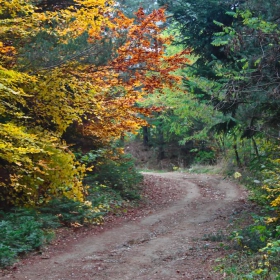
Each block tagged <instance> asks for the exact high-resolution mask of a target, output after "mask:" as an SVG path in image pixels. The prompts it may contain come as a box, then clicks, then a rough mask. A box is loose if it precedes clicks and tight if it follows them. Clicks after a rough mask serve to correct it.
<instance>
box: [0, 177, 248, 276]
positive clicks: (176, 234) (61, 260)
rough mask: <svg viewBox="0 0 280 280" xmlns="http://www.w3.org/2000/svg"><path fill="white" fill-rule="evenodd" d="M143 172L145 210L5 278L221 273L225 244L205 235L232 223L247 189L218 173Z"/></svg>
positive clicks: (47, 253) (74, 240)
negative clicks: (219, 265)
mask: <svg viewBox="0 0 280 280" xmlns="http://www.w3.org/2000/svg"><path fill="white" fill-rule="evenodd" d="M145 178H146V184H147V185H148V186H150V187H149V189H148V190H146V194H145V195H144V199H145V206H144V208H143V209H142V210H141V211H140V212H139V213H140V214H139V213H137V214H135V215H134V216H133V215H132V218H130V219H126V218H122V219H121V220H120V221H119V222H118V223H115V224H113V225H111V226H110V227H108V228H106V225H105V227H104V229H103V230H102V231H101V232H97V233H96V232H90V231H89V232H88V233H87V234H84V235H81V236H80V237H79V238H77V237H73V238H72V239H69V240H68V239H67V236H65V240H64V241H63V239H62V241H60V242H62V243H63V247H61V248H60V250H58V251H56V252H53V251H52V250H51V248H46V249H45V251H44V252H43V254H42V255H39V256H34V257H31V258H29V259H26V260H23V261H22V262H20V263H19V264H17V265H16V266H15V268H14V269H13V270H14V271H12V272H10V271H9V272H5V275H3V276H1V277H0V279H19V280H22V279H31V280H68V279H70V280H71V279H80V280H107V279H108V280H109V279H112V280H113V279H115V280H125V279H128V280H131V279H135V280H157V279H158V280H171V279H191V280H196V279H223V277H222V275H220V274H216V273H214V272H213V270H212V269H211V266H213V265H214V264H215V263H214V261H215V259H216V258H217V257H219V256H221V255H223V254H225V251H224V250H221V249H220V247H219V246H218V245H217V243H213V242H211V241H209V240H207V239H206V238H203V237H205V236H207V235H209V234H213V232H218V231H220V230H224V229H225V228H226V227H227V225H228V218H230V216H231V215H233V214H234V213H236V212H237V211H239V210H238V209H242V205H243V204H244V201H245V199H246V194H245V192H244V191H243V190H242V189H241V188H240V187H238V186H237V185H236V184H235V183H231V182H228V181H225V180H223V179H222V178H220V177H218V176H209V175H196V174H185V173H176V172H170V173H146V174H145ZM57 242H58V241H57ZM55 245H57V244H53V246H55ZM50 247H51V246H50Z"/></svg>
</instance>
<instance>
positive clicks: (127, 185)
mask: <svg viewBox="0 0 280 280" xmlns="http://www.w3.org/2000/svg"><path fill="white" fill-rule="evenodd" d="M142 179H143V176H142V175H141V174H140V173H139V172H138V171H137V170H136V169H135V166H134V161H133V159H132V156H131V155H127V154H119V155H118V156H117V157H115V158H113V157H112V158H107V159H102V160H100V161H99V162H98V163H97V165H96V167H95V170H94V173H93V174H90V175H89V177H88V178H87V182H89V184H90V185H91V186H96V184H97V185H105V186H106V187H109V188H110V189H112V190H113V191H116V192H117V193H119V194H120V195H121V197H122V198H124V199H139V198H140V182H141V181H142Z"/></svg>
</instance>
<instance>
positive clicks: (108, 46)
mask: <svg viewBox="0 0 280 280" xmlns="http://www.w3.org/2000/svg"><path fill="white" fill-rule="evenodd" d="M39 2H42V1H39ZM43 2H46V1H43ZM66 2H67V1H60V2H59V3H58V5H54V6H48V5H47V4H46V5H41V4H37V5H36V1H21V0H13V1H0V4H1V5H0V25H1V29H0V62H1V66H0V98H1V102H0V110H1V113H2V114H1V118H0V177H1V185H0V204H1V205H2V206H3V205H4V206H5V205H40V204H42V203H46V202H48V201H49V200H50V199H52V198H53V197H57V196H66V197H68V198H71V199H74V200H80V201H83V200H84V199H85V196H86V189H87V187H85V186H83V184H82V180H83V176H84V175H85V172H86V167H85V166H84V165H83V164H81V163H79V162H77V161H76V159H75V156H74V154H73V153H72V152H71V150H70V149H69V145H72V146H74V148H75V149H78V148H83V146H84V145H85V142H86V143H87V144H86V145H87V146H91V145H92V146H98V145H99V146H100V145H104V144H108V143H109V142H110V141H111V140H112V139H114V138H118V137H120V136H121V135H123V134H124V132H126V131H129V132H135V131H136V130H137V129H138V128H139V127H141V126H143V125H145V121H144V120H143V119H141V118H140V114H142V115H143V114H144V115H145V114H149V111H148V110H147V109H143V108H139V107H137V106H136V103H137V102H138V101H139V100H140V99H141V98H142V97H143V96H144V95H146V94H151V93H153V92H154V91H155V90H157V91H158V90H159V91H160V90H162V89H163V88H164V87H166V86H168V87H173V86H176V84H178V81H179V79H178V77H177V76H176V75H175V74H174V71H175V70H176V69H178V68H180V67H182V66H183V65H185V64H186V63H187V62H188V60H187V58H186V54H187V53H188V51H183V52H181V53H179V54H176V55H172V56H166V55H165V52H164V48H165V45H166V44H169V42H170V38H166V37H163V36H161V29H162V28H161V26H162V23H163V22H164V21H165V16H164V10H163V9H160V10H157V11H154V12H152V13H151V14H150V15H148V16H146V15H145V14H144V11H143V9H140V10H139V11H138V12H137V14H136V16H137V17H136V19H135V20H132V19H129V18H127V17H125V16H124V15H123V14H122V13H121V12H119V11H117V10H116V8H115V7H116V5H114V3H113V1H105V0H85V1H82V0H73V1H68V3H66ZM81 139H86V141H82V140H81Z"/></svg>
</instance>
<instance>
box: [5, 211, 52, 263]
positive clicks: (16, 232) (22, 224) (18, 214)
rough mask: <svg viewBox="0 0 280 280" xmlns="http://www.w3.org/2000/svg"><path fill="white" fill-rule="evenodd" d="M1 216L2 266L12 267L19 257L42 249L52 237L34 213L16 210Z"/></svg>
mask: <svg viewBox="0 0 280 280" xmlns="http://www.w3.org/2000/svg"><path fill="white" fill-rule="evenodd" d="M0 215H1V216H2V221H1V222H0V266H7V265H10V264H12V263H13V262H14V261H15V258H16V256H17V255H21V254H24V253H26V252H30V251H31V250H34V249H38V248H40V247H41V246H42V245H43V244H44V243H45V242H46V241H47V240H48V239H49V237H50V234H49V233H48V232H47V231H43V230H42V223H41V222H40V221H39V220H37V218H36V214H35V212H34V211H29V210H23V209H16V210H14V212H10V213H8V214H7V213H4V212H1V213H0Z"/></svg>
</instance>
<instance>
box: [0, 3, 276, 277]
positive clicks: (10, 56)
mask: <svg viewBox="0 0 280 280" xmlns="http://www.w3.org/2000/svg"><path fill="white" fill-rule="evenodd" d="M0 25H1V29H0V62H1V64H0V100H1V103H0V110H1V116H0V184H1V185H0V210H1V212H0V217H1V218H2V221H1V222H0V236H1V239H2V240H4V241H3V242H2V243H0V265H1V266H6V265H9V264H11V263H12V262H13V261H14V259H15V257H16V256H17V255H18V254H20V253H22V252H26V251H30V250H32V249H34V248H37V247H39V246H41V245H42V244H43V243H44V242H46V241H47V240H48V238H49V232H50V231H49V229H51V228H55V227H57V226H61V225H65V226H74V227H75V226H76V225H83V224H87V223H88V224H92V223H93V224H100V223H102V216H103V215H105V214H106V213H107V212H108V211H110V209H111V208H113V207H116V206H117V205H119V204H121V203H122V202H123V201H126V200H133V199H139V198H140V191H141V179H142V175H141V174H140V173H139V171H138V170H137V169H136V168H135V165H134V159H133V158H132V156H131V155H129V154H127V153H125V152H124V151H125V146H127V143H129V144H128V146H130V147H131V146H133V143H140V142H141V145H142V146H143V149H144V150H145V151H149V152H150V153H151V154H152V159H150V162H148V161H145V162H144V164H142V165H141V160H140V163H139V162H138V163H137V164H138V165H139V166H140V167H145V166H149V167H154V168H166V169H168V170H178V169H180V170H181V171H183V170H185V169H186V168H188V169H190V170H191V169H192V166H194V165H195V164H200V166H204V167H205V166H206V165H219V164H220V165H222V166H223V170H222V171H221V172H223V174H224V175H225V176H228V177H235V179H237V180H239V181H242V183H244V184H245V185H247V186H248V188H249V189H250V191H251V198H252V199H253V200H254V201H255V202H257V203H258V204H259V205H261V207H262V209H263V213H264V214H263V216H262V217H258V218H256V219H255V224H254V225H252V226H251V228H250V233H248V232H247V234H250V238H251V239H255V243H258V244H257V245H256V244H255V243H254V246H253V245H252V247H250V245H248V243H246V244H245V243H244V244H243V243H242V242H243V238H244V240H245V237H244V235H245V231H240V232H238V233H236V236H235V238H237V239H238V240H239V242H240V244H241V245H242V244H243V245H244V250H245V247H246V248H247V251H248V254H253V253H258V252H259V250H260V252H261V253H260V254H261V257H262V258H267V263H268V264H262V266H256V267H253V268H252V271H251V272H250V273H249V274H250V275H251V276H252V277H260V278H256V279H270V278H265V277H269V275H270V273H271V271H274V270H277V264H279V260H280V258H279V257H280V255H279V254H280V241H279V235H280V226H279V220H278V219H279V207H280V180H279V170H280V151H279V135H280V127H279V123H280V76H279V75H280V28H279V27H280V3H279V2H278V1H277V0H269V1H264V0H243V1H232V0H225V1H219V0H208V1H202V0H195V1H194V0H178V1H176V0H173V1H169V0H160V1H154V2H151V1H131V0H120V1H110V0H108V1H105V0H87V1H86V0H64V1H56V0H28V1H22V0H9V1H0ZM130 149H131V148H130ZM127 150H128V151H129V149H127ZM132 154H133V153H132ZM136 160H137V159H136ZM200 168H203V167H200ZM73 213H74V214H73ZM25 217H29V219H28V221H27V222H26V224H25V223H23V221H26V219H25ZM14 224H19V227H20V229H19V230H18V232H20V234H19V235H17V236H15V235H13V232H14V230H15V229H14V227H13V226H14ZM46 229H47V230H46ZM8 233H11V235H9V234H8ZM31 235H32V236H33V237H32V238H30V236H31ZM4 236H5V238H4ZM7 236H8V238H7ZM24 236H27V237H26V240H29V241H28V242H29V243H28V242H27V241H26V240H24V238H25V237H24ZM2 237H3V238H2ZM13 242H15V244H16V245H15V246H14V245H12V243H13ZM21 242H22V243H21ZM23 244H25V245H23ZM26 244H27V245H26ZM23 247H24V248H23ZM277 271H278V270H277ZM276 273H278V272H276ZM249 274H248V273H247V274H246V275H247V276H248V275H249ZM246 275H245V276H244V277H247V276H246ZM240 277H241V276H240ZM248 277H249V276H248ZM261 277H263V278H261ZM278 277H279V276H278ZM238 279H253V278H238ZM271 279H272V278H271ZM275 279H278V278H275Z"/></svg>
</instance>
